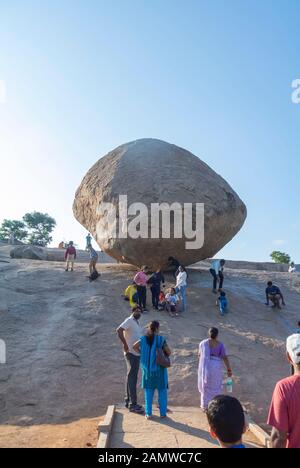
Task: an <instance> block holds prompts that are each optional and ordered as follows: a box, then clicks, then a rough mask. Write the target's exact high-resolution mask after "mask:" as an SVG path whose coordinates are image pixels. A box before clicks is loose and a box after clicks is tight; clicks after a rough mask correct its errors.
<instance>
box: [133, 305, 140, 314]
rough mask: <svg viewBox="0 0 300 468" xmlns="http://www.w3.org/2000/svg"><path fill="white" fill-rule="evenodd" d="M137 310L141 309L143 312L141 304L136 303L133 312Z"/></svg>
mask: <svg viewBox="0 0 300 468" xmlns="http://www.w3.org/2000/svg"><path fill="white" fill-rule="evenodd" d="M136 310H139V311H140V312H141V313H142V309H141V306H139V305H136V306H134V307H133V308H132V312H135V311H136Z"/></svg>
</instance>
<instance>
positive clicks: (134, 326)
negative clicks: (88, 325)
mask: <svg viewBox="0 0 300 468" xmlns="http://www.w3.org/2000/svg"><path fill="white" fill-rule="evenodd" d="M141 316H142V310H141V308H140V307H139V306H136V307H134V308H133V309H132V314H131V315H130V317H128V318H127V319H126V320H124V322H123V323H121V325H120V326H119V327H118V328H117V334H118V336H119V338H120V340H121V341H122V343H123V347H124V357H125V361H126V366H127V376H126V397H125V405H126V408H129V411H131V412H133V413H139V414H141V413H144V410H143V407H142V406H141V405H138V404H137V390H136V387H137V380H138V373H139V368H140V355H139V353H137V352H136V351H135V350H134V349H133V345H134V343H136V342H137V341H139V340H140V338H141V336H142V334H143V329H142V327H141V325H140V323H139V319H140V318H141Z"/></svg>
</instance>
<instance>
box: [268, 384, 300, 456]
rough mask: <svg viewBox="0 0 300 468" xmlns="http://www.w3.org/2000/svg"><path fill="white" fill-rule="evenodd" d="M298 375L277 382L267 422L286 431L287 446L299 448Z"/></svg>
mask: <svg viewBox="0 0 300 468" xmlns="http://www.w3.org/2000/svg"><path fill="white" fill-rule="evenodd" d="M299 415H300V375H293V376H292V377H287V378H286V379H283V380H280V381H279V382H277V384H276V387H275V390H274V393H273V398H272V402H271V406H270V412H269V418H268V424H269V425H270V426H273V427H275V428H276V429H277V430H278V431H281V432H287V433H288V436H287V448H300V416H299Z"/></svg>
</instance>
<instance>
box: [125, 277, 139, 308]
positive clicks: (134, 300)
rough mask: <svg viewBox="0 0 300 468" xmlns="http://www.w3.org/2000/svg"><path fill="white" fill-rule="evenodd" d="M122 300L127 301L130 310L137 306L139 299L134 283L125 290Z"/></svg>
mask: <svg viewBox="0 0 300 468" xmlns="http://www.w3.org/2000/svg"><path fill="white" fill-rule="evenodd" d="M124 299H125V300H127V301H129V304H130V307H131V308H132V309H134V308H135V307H136V306H137V305H138V301H139V297H138V293H137V287H136V284H135V282H134V281H133V282H132V284H130V285H129V286H127V288H126V289H125V291H124Z"/></svg>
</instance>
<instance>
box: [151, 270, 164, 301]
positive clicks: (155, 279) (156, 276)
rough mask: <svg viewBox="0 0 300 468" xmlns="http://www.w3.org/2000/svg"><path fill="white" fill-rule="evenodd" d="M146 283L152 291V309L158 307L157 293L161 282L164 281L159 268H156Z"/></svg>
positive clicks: (158, 293)
mask: <svg viewBox="0 0 300 468" xmlns="http://www.w3.org/2000/svg"><path fill="white" fill-rule="evenodd" d="M147 283H148V284H150V285H151V288H150V289H151V293H152V305H153V307H154V309H158V303H159V295H160V291H161V283H163V285H164V283H165V278H164V275H163V273H162V272H161V271H160V270H157V271H156V272H155V273H153V275H151V276H150V278H149V279H148V281H147Z"/></svg>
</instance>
